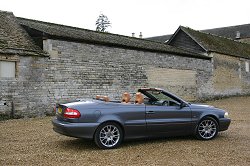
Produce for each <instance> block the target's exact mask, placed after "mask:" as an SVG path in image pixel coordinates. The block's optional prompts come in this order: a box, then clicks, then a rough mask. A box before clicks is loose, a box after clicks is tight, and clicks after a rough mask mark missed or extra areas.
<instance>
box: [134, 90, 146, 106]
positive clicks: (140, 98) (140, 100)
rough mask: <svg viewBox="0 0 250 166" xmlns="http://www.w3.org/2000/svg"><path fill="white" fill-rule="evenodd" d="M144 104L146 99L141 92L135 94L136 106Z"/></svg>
mask: <svg viewBox="0 0 250 166" xmlns="http://www.w3.org/2000/svg"><path fill="white" fill-rule="evenodd" d="M143 102H144V97H143V95H142V94H141V93H140V92H137V93H136V94H135V104H142V103H143Z"/></svg>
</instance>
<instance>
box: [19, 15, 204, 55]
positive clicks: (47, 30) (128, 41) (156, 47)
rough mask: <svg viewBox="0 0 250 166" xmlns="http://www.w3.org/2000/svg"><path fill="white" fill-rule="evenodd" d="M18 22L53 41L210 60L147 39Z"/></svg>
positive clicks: (47, 24) (33, 22) (63, 26)
mask: <svg viewBox="0 0 250 166" xmlns="http://www.w3.org/2000/svg"><path fill="white" fill-rule="evenodd" d="M17 20H18V23H19V24H20V25H22V26H24V27H28V28H30V29H34V30H36V31H40V32H42V33H43V34H44V35H46V36H47V37H49V38H52V39H53V38H55V39H62V40H69V41H77V42H88V43H93V44H102V45H109V46H117V47H122V48H132V49H138V50H148V51H153V52H156V51H157V52H167V53H174V54H178V55H180V56H189V57H195V58H204V59H208V57H206V56H204V55H200V54H197V53H192V52H189V51H186V50H182V49H179V48H176V47H173V46H169V45H166V44H163V43H160V42H153V41H150V40H145V39H139V38H134V37H128V36H122V35H116V34H111V33H105V32H97V31H92V30H87V29H81V28H76V27H70V26H65V25H60V24H54V23H48V22H42V21H37V20H30V19H25V18H18V17H17Z"/></svg>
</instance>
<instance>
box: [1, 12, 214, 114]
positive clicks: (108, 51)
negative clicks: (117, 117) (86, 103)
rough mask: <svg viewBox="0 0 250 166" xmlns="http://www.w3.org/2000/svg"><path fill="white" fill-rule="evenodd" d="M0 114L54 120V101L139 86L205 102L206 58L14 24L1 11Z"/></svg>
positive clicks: (31, 23) (117, 38) (49, 26)
mask: <svg viewBox="0 0 250 166" xmlns="http://www.w3.org/2000/svg"><path fill="white" fill-rule="evenodd" d="M0 58H1V59H0V73H1V75H0V84H1V87H0V101H1V103H2V104H1V106H0V114H2V115H3V114H5V115H8V116H13V117H30V116H43V115H46V114H51V112H52V110H53V107H54V105H55V103H56V102H60V101H63V100H72V99H76V98H85V97H87V98H92V97H95V95H97V94H101V95H108V96H109V97H110V98H113V99H118V100H120V98H121V95H122V93H123V92H125V91H128V92H131V93H132V92H136V90H137V88H139V87H160V88H165V89H167V90H169V91H171V92H173V93H176V94H177V95H180V96H181V97H183V98H185V99H187V100H198V99H202V98H206V97H207V96H206V95H207V93H208V92H209V91H210V87H211V85H210V84H211V83H210V82H209V80H210V77H211V76H212V61H211V58H210V57H208V56H204V55H201V54H197V53H193V52H190V51H186V50H183V49H179V48H176V47H173V46H169V45H166V44H162V43H158V42H152V41H148V40H145V39H138V38H133V37H127V36H121V35H116V34H110V33H102V32H96V31H91V30H86V29H80V28H75V27H70V26H64V25H58V24H53V23H47V22H42V21H36V20H30V19H24V18H18V17H15V16H14V15H13V13H10V12H0Z"/></svg>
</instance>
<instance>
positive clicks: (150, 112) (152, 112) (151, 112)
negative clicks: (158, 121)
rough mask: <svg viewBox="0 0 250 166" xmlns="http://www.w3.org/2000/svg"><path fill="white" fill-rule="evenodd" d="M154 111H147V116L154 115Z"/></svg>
mask: <svg viewBox="0 0 250 166" xmlns="http://www.w3.org/2000/svg"><path fill="white" fill-rule="evenodd" d="M154 113H155V112H154V111H146V114H154Z"/></svg>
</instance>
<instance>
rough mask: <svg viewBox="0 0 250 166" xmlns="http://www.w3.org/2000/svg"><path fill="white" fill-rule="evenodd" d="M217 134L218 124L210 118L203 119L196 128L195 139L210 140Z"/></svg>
mask: <svg viewBox="0 0 250 166" xmlns="http://www.w3.org/2000/svg"><path fill="white" fill-rule="evenodd" d="M217 134H218V123H217V121H216V120H215V119H214V118H212V117H205V118H203V119H202V120H201V121H200V122H199V123H198V125H197V127H196V137H197V138H198V139H201V140H211V139H213V138H214V137H216V136H217Z"/></svg>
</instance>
